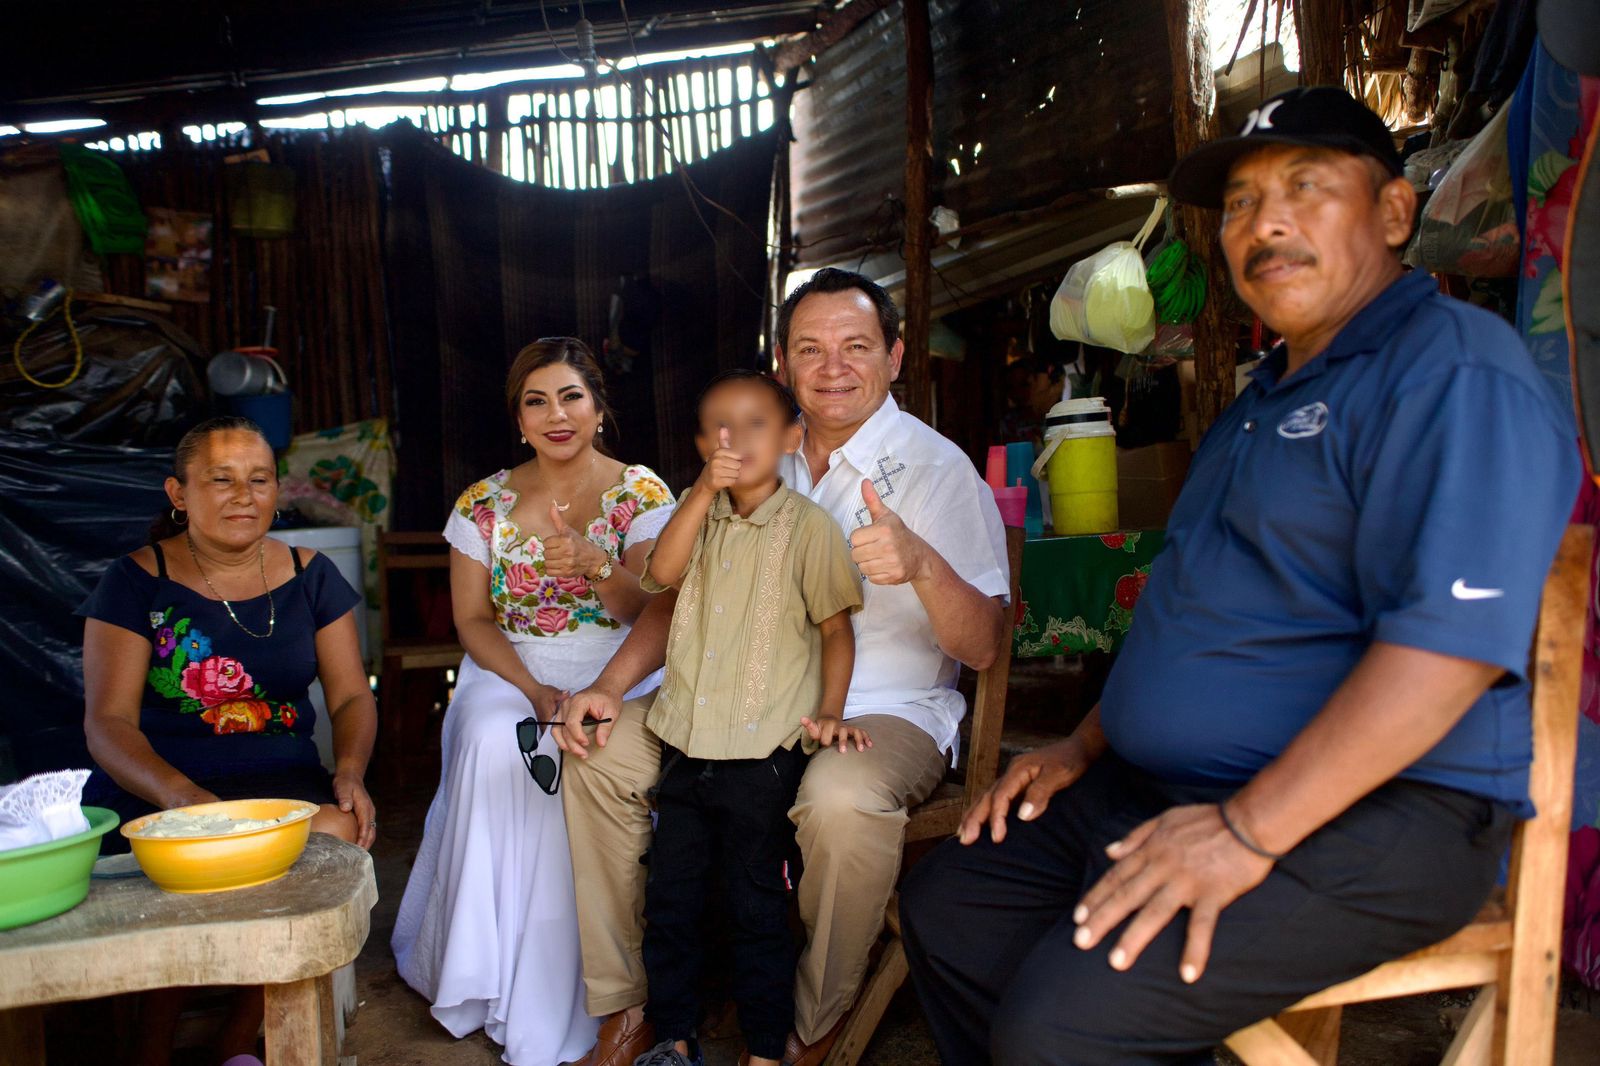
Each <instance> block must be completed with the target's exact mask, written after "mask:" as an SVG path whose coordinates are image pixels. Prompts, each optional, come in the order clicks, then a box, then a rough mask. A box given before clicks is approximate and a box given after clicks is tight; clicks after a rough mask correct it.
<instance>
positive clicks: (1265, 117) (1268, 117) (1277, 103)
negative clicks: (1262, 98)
mask: <svg viewBox="0 0 1600 1066" xmlns="http://www.w3.org/2000/svg"><path fill="white" fill-rule="evenodd" d="M1282 106H1283V101H1282V100H1273V101H1271V102H1269V103H1268V104H1266V105H1265V106H1263V107H1257V108H1254V109H1252V110H1251V112H1250V117H1249V118H1247V119H1245V123H1244V128H1243V129H1241V130H1240V131H1239V136H1241V137H1248V136H1250V134H1252V133H1254V132H1255V131H1256V130H1258V129H1263V130H1270V129H1271V128H1272V113H1273V112H1274V111H1276V110H1278V108H1280V107H1282Z"/></svg>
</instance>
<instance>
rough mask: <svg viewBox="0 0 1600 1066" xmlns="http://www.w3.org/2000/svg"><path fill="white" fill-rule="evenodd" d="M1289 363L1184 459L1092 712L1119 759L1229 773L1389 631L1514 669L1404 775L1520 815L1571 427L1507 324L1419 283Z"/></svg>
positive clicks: (1279, 360) (1265, 757) (1273, 361)
mask: <svg viewBox="0 0 1600 1066" xmlns="http://www.w3.org/2000/svg"><path fill="white" fill-rule="evenodd" d="M1285 364H1286V355H1285V353H1284V351H1283V350H1282V348H1281V346H1280V348H1279V350H1278V351H1276V352H1274V353H1273V354H1272V355H1271V356H1269V357H1268V358H1267V359H1266V360H1264V361H1263V364H1262V366H1261V367H1260V368H1259V369H1257V370H1256V371H1255V373H1254V375H1253V377H1254V381H1253V382H1252V383H1251V384H1250V385H1249V386H1247V387H1246V389H1245V391H1244V392H1243V393H1242V394H1241V395H1240V397H1239V399H1238V400H1237V401H1236V402H1235V403H1234V404H1233V405H1232V406H1231V407H1229V408H1228V410H1227V411H1226V412H1224V413H1223V415H1222V417H1221V418H1219V419H1218V420H1217V422H1216V424H1215V425H1214V426H1213V427H1212V428H1211V430H1210V432H1209V433H1207V434H1206V437H1205V439H1204V440H1203V441H1202V443H1201V445H1200V448H1199V450H1198V451H1197V452H1196V453H1195V457H1194V462H1193V464H1192V465H1191V467H1190V471H1189V478H1188V481H1187V482H1186V483H1185V485H1184V487H1183V492H1182V494H1181V495H1180V496H1179V498H1178V501H1177V505H1176V506H1175V508H1174V510H1173V513H1172V518H1171V521H1170V523H1169V525H1168V529H1167V539H1166V545H1165V547H1164V548H1163V550H1162V552H1161V554H1160V555H1159V556H1157V558H1156V560H1155V562H1154V564H1153V566H1152V568H1151V573H1150V581H1149V584H1148V585H1147V586H1146V588H1145V590H1144V594H1143V595H1142V596H1141V597H1140V600H1139V604H1138V607H1137V608H1136V611H1135V617H1134V622H1133V626H1132V628H1131V629H1130V631H1129V633H1128V639H1127V642H1126V643H1125V644H1124V646H1123V650H1122V654H1121V656H1120V657H1119V658H1118V661H1117V663H1116V666H1115V668H1114V669H1113V670H1112V673H1111V677H1110V679H1109V680H1108V681H1107V683H1106V688H1105V693H1104V695H1103V697H1102V700H1101V719H1102V724H1103V726H1104V729H1105V733H1106V736H1107V738H1108V739H1109V741H1110V743H1111V747H1112V749H1113V750H1114V751H1116V752H1117V753H1118V754H1119V755H1121V756H1122V757H1123V758H1125V759H1127V760H1128V761H1130V762H1132V763H1133V764H1134V765H1136V766H1139V767H1141V768H1143V769H1145V770H1147V771H1148V772H1150V773H1152V774H1154V775H1156V776H1157V777H1160V778H1164V779H1167V780H1171V781H1176V782H1183V783H1194V784H1224V785H1226V784H1243V783H1244V782H1246V781H1248V780H1249V779H1250V778H1251V777H1252V776H1254V775H1255V773H1256V772H1257V771H1258V770H1260V769H1261V768H1262V767H1264V766H1265V765H1266V764H1267V763H1269V762H1271V761H1272V760H1273V759H1274V758H1275V757H1276V756H1277V755H1278V754H1279V753H1280V752H1282V751H1283V749H1284V748H1285V747H1287V746H1288V744H1289V742H1290V741H1291V740H1292V739H1294V737H1295V736H1296V734H1298V733H1299V732H1300V731H1301V730H1302V729H1303V728H1304V727H1305V725H1306V724H1307V723H1308V722H1309V721H1310V720H1311V719H1312V718H1313V717H1314V716H1315V715H1316V714H1317V712H1318V711H1320V710H1321V709H1322V707H1323V705H1324V704H1325V703H1326V702H1327V700H1328V698H1329V697H1330V696H1331V695H1332V694H1333V691H1334V690H1335V689H1336V688H1337V687H1338V686H1339V685H1340V683H1341V682H1343V681H1344V679H1345V678H1346V677H1347V676H1348V675H1349V673H1350V671H1351V669H1352V668H1354V666H1355V665H1356V662H1357V660H1359V659H1360V658H1361V656H1362V654H1363V653H1364V652H1365V651H1366V650H1367V648H1368V647H1369V646H1370V645H1371V644H1372V643H1373V642H1374V641H1386V642H1388V643H1392V644H1402V645H1407V646H1410V647H1415V648H1423V649H1426V650H1428V651H1433V652H1439V653H1442V654H1445V655H1453V656H1459V657H1461V658H1465V659H1474V660H1477V661H1480V662H1485V663H1490V664H1493V665H1495V666H1499V667H1502V668H1504V669H1505V670H1506V672H1507V676H1506V677H1504V678H1503V679H1502V680H1501V681H1500V682H1499V683H1497V684H1496V685H1495V686H1494V687H1492V688H1490V689H1489V691H1488V692H1486V693H1484V695H1483V696H1482V697H1481V698H1480V699H1479V700H1478V701H1477V702H1476V703H1475V704H1473V706H1472V707H1471V709H1470V710H1468V711H1467V713H1466V715H1465V717H1463V718H1462V720H1461V721H1460V722H1459V723H1458V724H1457V725H1456V727H1455V728H1454V729H1452V730H1451V731H1450V733H1449V734H1448V735H1446V737H1445V738H1444V739H1443V740H1441V741H1440V742H1439V744H1438V745H1437V746H1435V747H1434V748H1433V749H1432V750H1431V751H1429V752H1428V753H1427V754H1426V755H1424V756H1423V757H1422V758H1421V759H1419V760H1418V761H1417V762H1416V763H1414V764H1413V765H1412V766H1411V767H1410V768H1409V769H1407V770H1406V771H1404V773H1402V775H1401V776H1402V777H1408V778H1412V779H1415V780H1419V781H1427V782H1432V783H1435V784H1440V785H1447V786H1449V787H1451V788H1456V789H1460V790H1463V791H1466V792H1471V793H1474V794H1477V795H1482V796H1486V797H1489V798H1491V799H1494V800H1496V801H1498V802H1500V803H1502V804H1504V805H1506V806H1508V807H1510V808H1512V809H1513V810H1514V811H1516V812H1517V813H1518V814H1519V815H1522V816H1526V815H1527V814H1529V813H1531V811H1532V807H1531V804H1530V802H1529V800H1528V790H1527V778H1528V763H1529V760H1530V757H1531V753H1532V739H1531V733H1530V725H1529V719H1530V707H1529V701H1528V685H1527V681H1526V679H1525V677H1524V674H1525V673H1526V670H1527V660H1528V650H1529V644H1530V641H1531V640H1532V635H1533V627H1534V621H1535V618H1536V616H1537V613H1538V607H1539V597H1540V593H1541V591H1542V589H1543V586H1544V579H1545V575H1546V573H1547V571H1548V570H1549V568H1550V563H1551V561H1552V560H1553V559H1554V557H1555V551H1556V546H1557V543H1558V542H1559V540H1560V538H1561V533H1562V530H1563V529H1564V527H1565V524H1566V522H1567V519H1568V517H1569V515H1570V513H1571V509H1572V504H1573V500H1574V498H1575V496H1576V493H1577V488H1578V480H1579V476H1580V464H1579V458H1578V452H1577V447H1576V444H1575V437H1574V430H1573V427H1572V421H1571V417H1570V416H1569V415H1568V414H1566V412H1564V411H1563V410H1562V409H1561V408H1560V407H1559V406H1558V405H1557V404H1556V402H1555V400H1554V398H1553V397H1552V395H1551V394H1550V392H1549V390H1548V388H1547V387H1546V386H1545V385H1544V383H1543V382H1542V381H1541V380H1540V379H1539V375H1538V372H1537V371H1536V370H1535V368H1534V365H1533V361H1532V359H1530V358H1529V356H1528V353H1527V351H1526V349H1525V348H1524V347H1523V345H1522V342H1521V340H1520V339H1519V338H1518V337H1517V335H1516V333H1514V332H1513V331H1512V329H1511V328H1510V327H1509V326H1508V325H1506V324H1505V323H1504V322H1503V321H1501V320H1500V319H1499V318H1496V317H1495V316H1494V315H1492V314H1490V313H1488V312H1486V311H1483V310H1481V309H1479V308H1475V307H1472V306H1470V305H1468V304H1465V303H1462V302H1460V301H1458V300H1454V299H1451V298H1449V297H1446V296H1443V295H1441V294H1440V293H1439V292H1438V291H1437V288H1436V286H1435V282H1434V280H1433V279H1432V278H1431V277H1429V276H1428V275H1427V274H1424V273H1420V272H1418V273H1413V274H1408V275H1405V276H1403V277H1401V278H1400V279H1398V280H1397V281H1395V282H1394V283H1393V284H1392V285H1390V286H1389V287H1388V288H1387V289H1385V290H1384V291H1383V292H1382V293H1380V294H1379V295H1378V296H1377V297H1376V298H1374V299H1373V300H1372V302H1371V303H1369V304H1368V305H1367V306H1366V307H1365V308H1363V309H1362V310H1361V311H1360V312H1359V313H1358V314H1357V315H1356V316H1355V318H1353V319H1352V320H1351V321H1350V322H1349V323H1348V324H1347V325H1346V326H1345V327H1344V329H1343V330H1341V331H1340V333H1339V335H1338V336H1337V337H1335V338H1334V340H1333V343H1332V344H1330V345H1329V346H1328V348H1327V349H1326V350H1325V351H1323V352H1322V353H1321V354H1320V355H1318V356H1317V357H1316V358H1314V359H1312V360H1311V361H1310V362H1309V363H1307V364H1306V365H1305V366H1304V367H1302V368H1301V369H1300V371H1299V372H1298V373H1296V374H1293V375H1291V376H1290V377H1289V378H1288V379H1287V380H1283V379H1282V374H1283V371H1284V369H1285Z"/></svg>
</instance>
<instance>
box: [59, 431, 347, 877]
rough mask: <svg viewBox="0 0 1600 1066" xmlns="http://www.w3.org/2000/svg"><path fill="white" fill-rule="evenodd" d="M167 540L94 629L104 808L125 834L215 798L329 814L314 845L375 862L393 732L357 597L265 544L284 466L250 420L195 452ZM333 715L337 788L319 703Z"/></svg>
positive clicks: (109, 601)
mask: <svg viewBox="0 0 1600 1066" xmlns="http://www.w3.org/2000/svg"><path fill="white" fill-rule="evenodd" d="M166 491H167V496H168V498H169V499H170V500H171V502H172V510H171V512H170V513H169V516H168V517H170V519H171V522H170V524H168V525H167V528H166V529H165V530H164V532H167V533H170V534H171V535H168V536H162V535H161V532H162V531H158V532H157V534H156V535H154V536H152V539H151V543H150V544H149V545H148V546H147V547H144V548H141V549H139V550H138V551H136V552H134V553H133V554H132V555H128V556H124V557H123V558H121V559H118V560H117V561H116V562H115V563H113V564H112V565H111V567H110V569H109V570H107V572H106V574H105V576H104V577H103V578H102V579H101V581H100V585H99V587H98V588H96V589H95V591H94V594H93V595H92V596H90V598H89V600H88V602H86V603H85V604H84V605H83V607H82V608H80V610H79V613H80V614H82V615H84V617H85V622H84V634H83V676H84V687H85V695H86V699H87V713H86V715H85V720H84V729H85V732H86V733H87V736H88V741H89V751H90V753H91V754H92V755H93V756H94V760H95V763H96V764H97V765H96V769H95V773H94V776H93V777H92V778H91V780H90V782H89V786H88V789H87V795H88V797H89V802H94V803H99V804H102V805H104V806H109V807H112V808H113V809H115V810H117V811H118V813H120V814H121V815H122V816H123V817H124V818H125V819H126V818H132V817H137V816H138V815H141V814H146V813H149V812H151V811H153V810H163V809H168V808H172V807H182V806H185V805H188V804H193V803H206V802H210V801H212V800H216V799H244V798H266V797H271V798H283V799H301V800H306V801H308V802H315V803H317V804H320V807H321V809H320V810H319V811H318V812H317V814H316V815H315V817H313V818H312V820H311V829H312V831H313V832H321V833H330V834H332V835H334V836H338V837H341V838H343V839H344V840H347V841H350V842H352V843H357V844H360V845H361V846H362V847H368V846H370V845H371V843H372V840H373V837H374V835H375V833H376V829H377V818H376V815H375V812H374V810H373V806H372V800H371V799H370V798H369V797H368V795H367V790H366V788H365V786H364V785H363V784H362V778H363V775H364V774H365V773H366V768H367V760H368V758H369V757H370V755H371V753H372V741H373V735H374V733H375V731H376V728H377V706H376V703H375V701H374V700H373V696H372V690H371V689H370V688H369V687H368V685H367V674H366V669H365V668H364V666H363V664H362V662H361V653H360V644H359V641H358V637H357V633H356V619H355V612H354V608H355V606H356V605H357V603H359V597H358V596H357V594H356V593H355V591H354V590H353V589H351V588H350V586H349V585H348V584H347V583H346V582H345V580H344V578H343V577H342V576H341V575H340V574H339V571H338V569H337V568H335V567H334V565H333V563H332V562H330V561H329V560H328V559H327V558H326V557H325V556H322V555H319V554H317V553H315V552H312V551H309V550H306V549H301V548H290V547H289V546H288V545H285V544H281V543H279V542H278V541H275V540H272V539H270V538H268V537H267V535H266V533H267V529H268V528H269V527H270V526H271V525H272V520H273V514H274V511H275V508H276V504H277V498H278V477H277V464H276V462H275V460H274V458H273V455H272V449H271V448H270V447H269V446H268V444H267V442H266V439H265V438H264V437H263V436H262V435H261V430H260V429H259V428H257V427H256V425H255V424H254V423H252V422H250V421H248V420H247V419H243V418H217V419H212V420H211V421H209V422H205V423H202V424H201V425H199V426H196V427H195V428H194V429H192V430H190V431H189V432H188V433H187V434H185V435H184V437H183V439H182V440H181V441H180V442H179V443H178V447H177V451H176V453H175V455H174V456H173V476H171V477H169V478H167V481H166ZM319 678H320V679H321V681H322V688H323V692H324V693H325V694H326V696H327V706H328V710H329V714H330V715H331V716H332V726H333V751H334V759H335V769H334V772H333V775H332V778H331V780H330V777H329V774H328V773H327V771H326V770H324V769H323V767H322V764H321V762H320V760H319V759H318V756H317V750H316V746H315V745H314V744H313V742H312V739H311V734H312V728H313V725H314V724H315V719H316V711H315V710H314V708H313V707H312V705H311V702H310V700H309V699H308V697H307V688H308V686H309V685H310V684H311V682H312V681H313V680H315V679H319Z"/></svg>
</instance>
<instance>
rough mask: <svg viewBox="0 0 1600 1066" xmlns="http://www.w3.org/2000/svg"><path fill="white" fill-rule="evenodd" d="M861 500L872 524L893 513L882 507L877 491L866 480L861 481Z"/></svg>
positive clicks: (881, 500)
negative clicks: (865, 506)
mask: <svg viewBox="0 0 1600 1066" xmlns="http://www.w3.org/2000/svg"><path fill="white" fill-rule="evenodd" d="M861 499H862V500H863V501H864V502H865V503H866V505H867V514H868V515H869V516H871V518H872V520H873V521H874V522H876V521H878V520H879V519H880V518H884V517H886V516H888V515H891V514H893V513H894V512H893V511H891V510H889V508H887V507H885V506H884V504H883V499H882V498H881V497H880V496H879V495H878V490H877V489H876V488H874V487H873V485H872V482H871V481H869V480H867V479H866V478H863V479H862V480H861Z"/></svg>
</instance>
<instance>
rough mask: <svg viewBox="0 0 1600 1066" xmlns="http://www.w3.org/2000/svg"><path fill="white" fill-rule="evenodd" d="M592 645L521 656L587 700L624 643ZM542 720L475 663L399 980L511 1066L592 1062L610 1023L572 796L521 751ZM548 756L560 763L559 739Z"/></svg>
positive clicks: (455, 723)
mask: <svg viewBox="0 0 1600 1066" xmlns="http://www.w3.org/2000/svg"><path fill="white" fill-rule="evenodd" d="M586 638H587V635H585V636H582V637H580V636H578V635H576V634H574V635H572V636H570V637H566V636H564V637H557V638H555V639H551V640H540V641H537V642H518V643H516V644H514V645H513V646H514V647H516V649H517V652H518V654H519V655H520V656H521V658H522V659H523V661H524V662H525V663H526V664H527V666H528V668H529V670H530V671H531V672H532V673H533V676H534V677H536V678H538V679H539V680H540V681H541V682H543V683H544V684H547V685H554V686H556V687H557V688H562V689H567V690H570V691H577V690H578V689H581V688H584V687H586V686H587V685H588V684H589V683H590V682H592V681H593V680H594V678H595V677H596V676H597V675H598V674H599V672H600V670H601V669H602V668H603V667H604V666H605V664H606V662H607V660H608V659H609V658H610V657H611V654H612V653H613V652H614V651H615V650H616V648H617V646H618V644H620V643H621V637H620V635H618V636H616V637H614V638H613V637H604V638H587V639H586ZM658 682H659V678H652V679H651V681H648V682H646V683H645V684H643V685H641V686H639V689H638V690H636V691H635V692H634V693H630V695H637V694H638V693H639V692H644V691H649V689H650V688H651V687H653V686H654V684H655V683H658ZM532 713H533V710H532V708H531V707H530V706H529V704H528V701H527V699H526V698H525V697H524V696H523V695H522V693H521V692H519V691H518V690H517V689H516V688H515V687H513V686H512V685H511V684H510V683H509V682H507V681H505V680H503V679H502V678H500V677H499V676H498V675H496V674H492V673H490V672H489V671H487V670H484V669H481V668H479V667H478V666H477V665H476V664H475V663H474V662H473V661H472V660H471V658H470V657H469V658H467V659H464V660H463V661H462V663H461V670H460V672H459V674H458V676H457V678H456V688H455V695H454V698H453V699H452V700H451V701H450V707H449V710H448V711H447V712H446V714H445V721H444V736H443V740H442V749H443V750H442V763H443V766H442V770H441V775H440V780H439V791H438V792H437V793H436V794H435V795H434V797H433V803H432V805H431V806H430V807H429V808H428V820H427V824H426V826H425V828H424V830H423V835H422V847H421V849H420V850H419V851H418V852H417V860H416V863H415V864H414V865H413V866H412V868H411V877H410V880H409V881H408V882H407V884H406V892H405V897H404V898H403V899H402V900H401V903H400V914H399V916H398V917H397V918H396V919H395V927H394V936H393V938H392V939H391V940H390V945H391V947H392V948H393V949H394V955H395V961H396V962H397V963H398V966H399V971H400V976H401V977H403V978H404V979H405V981H406V983H407V984H409V985H410V986H411V987H412V988H414V989H416V990H417V991H418V992H420V993H421V994H422V995H424V996H426V997H427V998H428V1000H429V1001H430V1002H431V1003H432V1004H433V1010H432V1013H433V1016H434V1018H435V1019H437V1020H438V1022H439V1024H441V1025H443V1026H444V1027H445V1028H446V1029H447V1030H449V1031H450V1033H451V1035H453V1036H456V1037H462V1036H466V1035H467V1034H469V1033H471V1032H473V1031H475V1030H477V1029H482V1030H484V1032H486V1033H487V1034H488V1035H489V1038H490V1039H491V1040H493V1041H494V1042H495V1043H497V1044H501V1045H503V1046H504V1047H505V1054H504V1058H505V1061H506V1062H509V1063H513V1064H514V1066H555V1064H557V1063H561V1062H566V1061H569V1060H572V1059H576V1058H578V1057H579V1056H581V1055H583V1054H584V1053H585V1052H587V1051H588V1050H589V1048H590V1047H592V1046H593V1044H594V1039H595V1034H596V1032H597V1030H598V1027H599V1023H598V1021H597V1020H596V1019H593V1018H591V1017H589V1015H588V1014H587V1012H586V1011H585V1010H584V998H583V973H582V963H581V956H580V954H579V949H578V925H577V907H576V903H575V901H574V897H573V886H572V861H571V858H570V856H569V855H568V852H567V825H566V820H565V818H564V816H563V814H562V809H561V795H562V794H561V792H559V791H558V792H557V793H556V795H554V796H549V795H546V794H545V792H544V791H543V790H542V789H540V788H539V787H538V786H537V785H536V784H534V782H533V778H532V777H531V776H530V775H529V774H528V771H527V768H526V767H525V766H524V765H523V762H522V756H521V753H520V752H519V751H518V749H517V730H516V727H517V723H518V722H520V721H521V720H522V719H524V718H527V717H528V716H529V715H531V714H532ZM539 751H541V752H544V753H546V754H548V755H550V756H551V757H552V758H554V757H558V754H559V753H558V751H557V749H556V746H555V741H554V740H552V739H551V738H550V736H549V734H548V732H547V733H546V735H545V737H544V739H543V740H542V741H541V743H540V745H539Z"/></svg>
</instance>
